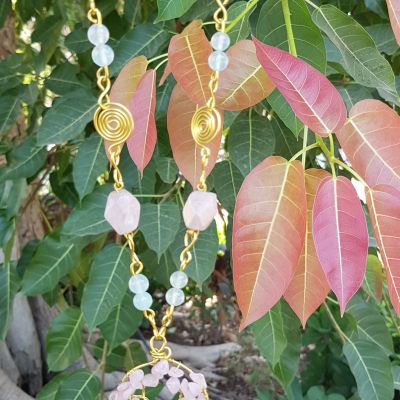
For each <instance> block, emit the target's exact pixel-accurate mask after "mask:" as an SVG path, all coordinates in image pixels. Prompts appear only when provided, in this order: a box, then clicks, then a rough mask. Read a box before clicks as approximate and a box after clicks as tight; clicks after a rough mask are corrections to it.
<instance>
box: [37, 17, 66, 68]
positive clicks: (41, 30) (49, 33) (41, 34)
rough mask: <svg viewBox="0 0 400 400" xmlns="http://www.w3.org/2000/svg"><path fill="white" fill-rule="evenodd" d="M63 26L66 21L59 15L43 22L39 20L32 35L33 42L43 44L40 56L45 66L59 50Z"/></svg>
mask: <svg viewBox="0 0 400 400" xmlns="http://www.w3.org/2000/svg"><path fill="white" fill-rule="evenodd" d="M63 26H64V21H63V19H62V18H61V17H60V16H58V15H50V16H48V17H46V18H45V19H43V20H42V21H40V20H38V22H37V25H36V27H35V28H36V29H35V30H34V31H33V33H32V42H39V43H41V51H40V53H39V54H40V56H41V57H43V61H44V64H47V62H48V61H49V60H50V58H51V56H52V55H53V53H54V51H55V49H56V48H57V46H58V41H59V39H60V36H61V30H62V28H63Z"/></svg>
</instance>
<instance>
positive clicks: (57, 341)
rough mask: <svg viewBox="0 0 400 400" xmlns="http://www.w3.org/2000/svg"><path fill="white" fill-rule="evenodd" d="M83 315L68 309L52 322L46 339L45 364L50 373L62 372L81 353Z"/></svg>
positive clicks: (76, 309) (78, 311) (73, 308)
mask: <svg viewBox="0 0 400 400" xmlns="http://www.w3.org/2000/svg"><path fill="white" fill-rule="evenodd" d="M82 327H83V314H82V312H81V310H80V309H79V308H75V307H70V308H67V309H65V310H64V311H62V312H61V313H60V314H58V315H57V316H56V317H55V318H54V319H53V321H52V323H51V326H50V329H49V331H48V334H47V338H46V352H47V364H48V366H49V370H50V371H62V370H64V369H65V368H67V367H69V366H70V365H71V364H72V363H73V362H74V361H75V360H76V359H77V358H78V357H79V356H80V355H81V353H82V343H83V337H82Z"/></svg>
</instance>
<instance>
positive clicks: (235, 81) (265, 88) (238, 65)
mask: <svg viewBox="0 0 400 400" xmlns="http://www.w3.org/2000/svg"><path fill="white" fill-rule="evenodd" d="M227 54H228V56H229V66H228V68H227V69H226V70H225V71H222V72H221V73H220V77H219V83H218V90H217V93H216V99H217V104H218V105H219V107H221V108H223V109H224V110H243V109H244V108H249V107H251V106H254V105H255V104H257V103H259V102H260V101H262V100H264V99H265V98H266V97H267V96H268V95H269V94H270V93H271V92H272V91H273V90H274V88H275V86H274V84H273V83H272V82H271V80H270V79H269V77H268V75H267V74H266V72H265V71H264V69H263V67H262V66H261V65H260V62H259V61H258V58H257V56H256V47H255V46H254V43H253V42H252V41H251V40H241V41H240V42H237V43H235V44H234V45H233V46H232V47H230V48H229V50H228V51H227Z"/></svg>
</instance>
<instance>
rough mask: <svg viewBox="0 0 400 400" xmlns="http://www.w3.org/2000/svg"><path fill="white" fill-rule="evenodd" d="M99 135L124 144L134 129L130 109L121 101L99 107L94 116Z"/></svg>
mask: <svg viewBox="0 0 400 400" xmlns="http://www.w3.org/2000/svg"><path fill="white" fill-rule="evenodd" d="M93 122H94V126H95V128H96V130H97V132H98V133H99V135H100V136H101V137H102V138H103V139H104V140H107V141H109V142H112V143H113V144H122V143H124V142H125V141H126V139H128V137H129V135H130V134H131V132H132V130H133V119H132V115H131V113H130V111H129V110H128V109H127V108H126V107H125V106H123V105H122V104H119V103H109V104H108V105H107V107H105V108H103V107H98V108H97V110H96V112H95V114H94V118H93Z"/></svg>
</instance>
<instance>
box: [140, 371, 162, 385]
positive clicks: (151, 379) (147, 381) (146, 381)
mask: <svg viewBox="0 0 400 400" xmlns="http://www.w3.org/2000/svg"><path fill="white" fill-rule="evenodd" d="M159 381H160V380H159V378H158V377H157V376H156V375H153V374H147V375H145V376H144V378H143V381H142V383H143V386H145V387H156V386H157V385H158V383H159Z"/></svg>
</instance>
